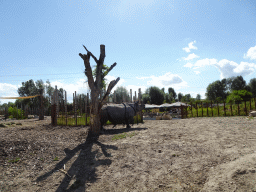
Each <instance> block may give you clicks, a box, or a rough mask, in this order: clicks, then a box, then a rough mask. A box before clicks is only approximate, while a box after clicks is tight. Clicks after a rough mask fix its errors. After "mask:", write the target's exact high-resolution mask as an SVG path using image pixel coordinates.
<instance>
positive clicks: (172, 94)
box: [168, 87, 177, 100]
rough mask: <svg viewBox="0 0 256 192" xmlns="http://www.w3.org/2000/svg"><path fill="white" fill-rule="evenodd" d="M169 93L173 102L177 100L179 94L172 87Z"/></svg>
mask: <svg viewBox="0 0 256 192" xmlns="http://www.w3.org/2000/svg"><path fill="white" fill-rule="evenodd" d="M168 93H169V95H171V100H173V99H176V97H177V94H176V92H175V91H174V89H173V88H172V87H169V88H168Z"/></svg>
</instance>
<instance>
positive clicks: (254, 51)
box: [244, 46, 256, 60]
mask: <svg viewBox="0 0 256 192" xmlns="http://www.w3.org/2000/svg"><path fill="white" fill-rule="evenodd" d="M247 58H249V59H251V60H253V59H255V60H256V46H255V47H251V48H250V49H249V50H248V51H247V53H246V55H244V59H247Z"/></svg>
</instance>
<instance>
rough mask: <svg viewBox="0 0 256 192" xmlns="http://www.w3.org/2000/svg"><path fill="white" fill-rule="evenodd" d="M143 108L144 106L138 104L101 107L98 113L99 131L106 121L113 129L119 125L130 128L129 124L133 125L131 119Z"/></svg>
mask: <svg viewBox="0 0 256 192" xmlns="http://www.w3.org/2000/svg"><path fill="white" fill-rule="evenodd" d="M144 108H145V105H144V104H143V105H139V104H138V102H136V103H122V104H110V105H103V106H102V108H101V111H100V117H101V119H100V122H101V129H103V125H104V124H105V123H106V122H107V121H108V120H109V121H110V122H112V123H113V124H114V126H113V128H114V127H115V126H116V125H117V124H120V123H123V124H126V125H127V128H130V127H131V126H130V125H129V124H134V119H133V117H134V116H135V115H136V113H137V112H138V111H141V110H143V109H144Z"/></svg>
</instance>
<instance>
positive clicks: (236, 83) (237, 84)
mask: <svg viewBox="0 0 256 192" xmlns="http://www.w3.org/2000/svg"><path fill="white" fill-rule="evenodd" d="M245 86H246V81H245V80H244V79H243V77H242V76H237V77H236V78H234V79H233V81H232V83H231V90H232V91H233V90H243V89H245Z"/></svg>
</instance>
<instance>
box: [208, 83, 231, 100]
mask: <svg viewBox="0 0 256 192" xmlns="http://www.w3.org/2000/svg"><path fill="white" fill-rule="evenodd" d="M226 82H227V81H226V79H224V80H222V81H219V80H218V81H215V82H213V83H211V84H209V85H208V86H207V88H206V94H205V95H206V97H207V98H206V99H208V100H214V101H215V100H216V99H217V97H220V98H221V99H222V100H224V99H226V97H227V96H228V92H227V87H226Z"/></svg>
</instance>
